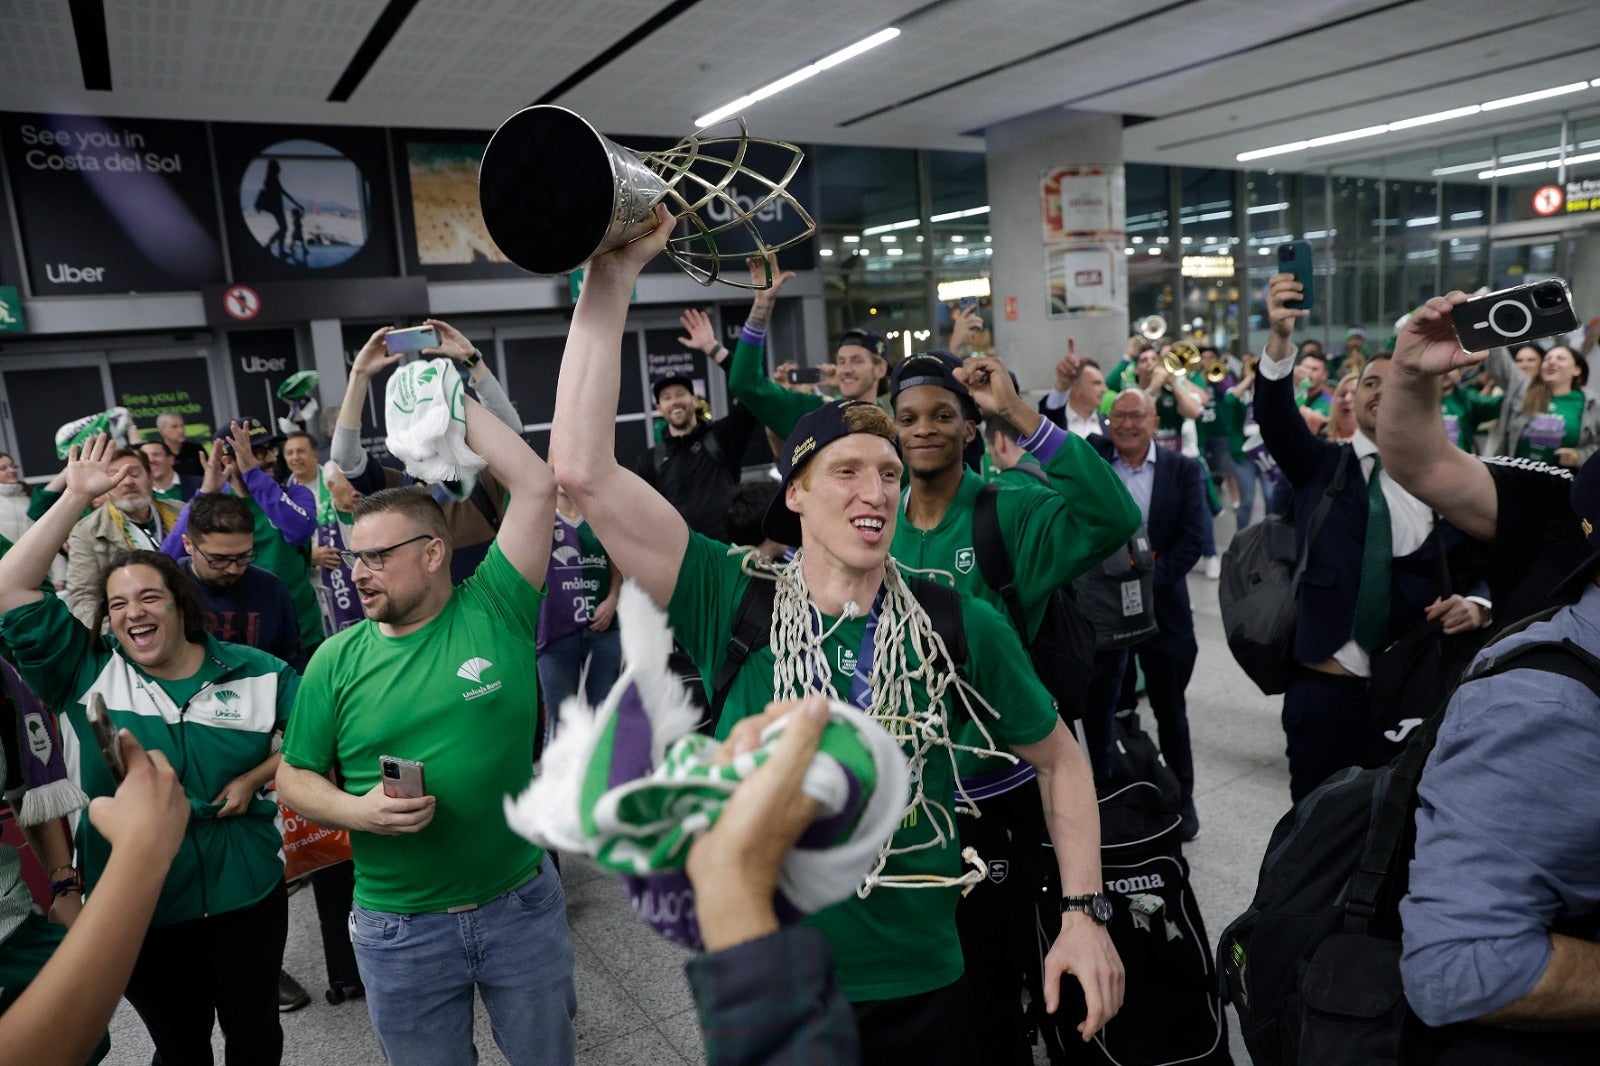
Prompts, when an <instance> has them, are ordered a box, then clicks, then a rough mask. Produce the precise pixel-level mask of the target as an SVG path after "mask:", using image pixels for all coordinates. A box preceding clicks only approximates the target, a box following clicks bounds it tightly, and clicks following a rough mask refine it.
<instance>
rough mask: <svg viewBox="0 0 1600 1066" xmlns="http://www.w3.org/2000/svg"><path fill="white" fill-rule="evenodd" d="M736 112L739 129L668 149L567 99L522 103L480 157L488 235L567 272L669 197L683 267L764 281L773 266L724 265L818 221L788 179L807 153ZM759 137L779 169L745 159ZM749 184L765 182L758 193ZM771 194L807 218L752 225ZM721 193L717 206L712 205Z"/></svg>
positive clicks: (543, 268) (543, 269)
mask: <svg viewBox="0 0 1600 1066" xmlns="http://www.w3.org/2000/svg"><path fill="white" fill-rule="evenodd" d="M730 121H732V122H736V123H737V128H738V132H737V134H736V135H728V136H716V137H705V136H703V134H704V133H705V132H706V131H705V130H700V131H696V132H695V133H693V134H691V135H690V136H688V137H686V138H684V140H682V141H680V142H679V143H678V144H676V145H674V146H673V147H672V148H669V149H667V150H665V151H660V152H642V151H635V150H633V149H630V148H627V147H624V146H621V145H618V144H616V143H615V142H613V141H611V140H610V139H609V138H607V137H606V136H605V135H604V134H602V133H600V132H599V131H598V130H596V129H595V128H594V126H593V125H591V124H590V123H589V122H588V121H586V120H585V119H583V118H582V117H581V116H579V115H578V114H576V113H575V112H573V111H571V110H569V109H567V108H564V107H558V106H554V105H535V106H533V107H528V108H524V109H522V110H521V111H518V112H517V113H516V114H514V115H512V116H511V117H510V118H508V119H507V120H506V121H505V122H503V123H502V124H501V125H500V128H499V129H497V130H496V131H495V133H494V135H493V136H492V137H491V138H490V140H489V144H488V146H487V147H486V148H485V150H484V155H483V163H482V165H481V166H480V168H479V175H478V196H479V202H480V206H481V209H482V212H483V218H484V223H485V225H486V226H487V227H488V230H489V235H490V236H491V237H492V238H493V239H494V241H495V243H496V244H497V245H498V246H499V247H500V250H501V251H502V252H504V253H505V255H506V257H507V258H509V259H510V260H511V261H512V262H513V263H516V264H517V265H518V266H520V267H522V268H523V269H524V270H528V271H531V272H532V273H535V274H566V273H570V272H571V271H573V270H575V269H577V268H578V267H580V266H582V265H583V264H584V263H585V262H587V261H588V260H589V259H590V258H592V257H593V256H594V255H596V254H598V253H600V252H604V251H609V250H610V249H612V248H616V247H619V246H620V245H623V244H626V243H627V242H629V241H631V240H634V239H636V238H637V237H639V236H641V235H643V234H644V233H648V232H649V231H650V229H651V227H652V224H653V223H652V219H653V216H654V211H655V206H656V204H658V203H661V202H665V203H666V204H667V207H668V209H669V210H671V211H672V212H673V214H674V215H676V216H677V217H678V224H679V232H678V233H676V234H675V235H674V236H673V237H672V238H671V239H670V240H669V242H668V245H667V255H668V256H669V257H670V258H671V259H672V260H673V262H675V263H676V264H677V265H678V267H679V269H681V270H683V271H684V273H686V274H688V275H689V276H690V277H692V278H694V279H695V280H696V281H698V282H700V283H701V284H703V285H710V284H711V283H712V282H714V281H718V280H721V281H722V282H723V283H724V284H727V285H732V286H735V287H737V288H747V289H764V288H767V287H769V286H770V285H771V283H772V277H771V270H770V268H769V269H768V270H767V271H765V275H766V276H765V277H764V278H761V279H759V280H758V281H757V282H755V283H750V282H741V281H736V280H730V279H729V278H727V277H724V276H723V271H724V269H725V268H728V267H730V266H733V265H735V264H738V265H739V266H740V267H741V270H740V273H742V272H743V271H742V265H743V262H744V260H745V259H747V258H749V257H752V256H755V257H766V256H769V255H771V254H772V253H774V252H777V251H779V250H781V249H783V248H789V247H793V246H794V245H796V244H798V243H800V242H801V241H803V240H806V239H807V238H809V237H810V236H811V235H812V234H813V233H815V232H816V223H815V222H813V221H812V219H811V216H810V214H809V213H807V212H806V210H805V208H804V207H803V206H801V204H800V203H799V202H798V201H797V200H796V199H795V198H794V194H793V193H791V192H789V190H788V184H789V182H790V181H791V180H792V179H793V178H794V176H795V173H796V172H797V171H798V169H799V166H800V162H801V160H802V159H803V158H804V153H803V152H802V151H801V149H800V148H798V147H797V146H795V145H792V144H788V143H787V142H783V141H775V140H769V139H766V138H759V137H751V136H750V135H749V132H748V131H747V130H746V128H745V125H744V120H743V119H735V120H730ZM718 125H719V126H720V125H726V123H719V124H718ZM712 128H713V129H714V128H715V127H712ZM752 144H762V145H770V146H775V147H777V148H779V149H782V150H783V151H784V152H786V153H787V156H788V158H787V162H786V164H785V165H784V167H783V172H782V174H781V175H778V176H777V177H767V176H765V175H763V174H760V173H758V172H757V171H755V170H754V169H752V168H751V167H750V166H749V165H747V163H746V158H745V157H746V154H747V151H748V148H749V146H750V145H752ZM736 180H737V181H740V182H742V183H743V186H744V189H745V192H744V201H743V203H741V202H740V200H739V199H738V198H736V196H735V193H734V191H733V189H732V185H733V183H734V182H735V181H736ZM751 185H754V186H757V187H758V189H757V191H756V192H755V194H754V195H751V192H750V188H749V187H750V186H751ZM773 203H781V204H782V205H783V207H784V208H785V210H786V211H789V212H792V213H793V215H794V216H795V217H796V218H797V219H798V220H799V221H800V223H801V227H802V228H801V231H800V232H799V233H797V234H795V235H793V236H791V237H788V238H786V239H784V240H782V241H779V242H777V243H773V242H771V241H768V240H766V239H765V238H764V237H763V236H762V234H761V232H760V230H759V229H758V228H757V226H756V224H755V218H756V215H757V214H758V213H760V212H762V211H763V210H765V209H767V208H768V207H769V206H770V205H772V204H773ZM713 204H715V205H716V206H717V210H716V211H710V210H707V208H708V207H710V206H711V205H713ZM707 216H711V217H712V219H713V220H710V221H708V217H707ZM719 237H722V238H723V244H722V246H720V247H719V245H718V238H719ZM730 238H732V239H731V240H730ZM763 282H764V283H763Z"/></svg>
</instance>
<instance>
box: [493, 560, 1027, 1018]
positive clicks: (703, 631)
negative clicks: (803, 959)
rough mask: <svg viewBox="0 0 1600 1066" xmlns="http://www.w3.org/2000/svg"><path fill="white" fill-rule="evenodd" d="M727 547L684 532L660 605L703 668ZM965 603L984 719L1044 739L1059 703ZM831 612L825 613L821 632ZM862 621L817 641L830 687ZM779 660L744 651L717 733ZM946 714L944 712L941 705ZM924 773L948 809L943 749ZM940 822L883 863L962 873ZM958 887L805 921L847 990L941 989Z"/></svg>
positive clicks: (716, 628) (921, 825) (724, 635)
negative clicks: (671, 585) (666, 602)
mask: <svg viewBox="0 0 1600 1066" xmlns="http://www.w3.org/2000/svg"><path fill="white" fill-rule="evenodd" d="M727 552H728V546H727V545H726V544H722V543H720V542H718V541H714V540H711V539H709V538H707V537H704V536H701V535H700V534H698V533H691V534H690V535H689V546H688V548H687V549H686V550H685V552H684V557H683V563H682V566H681V568H680V569H679V571H678V583H677V587H676V589H674V591H673V594H672V603H671V606H670V607H669V609H668V615H669V618H670V620H671V622H672V629H673V636H674V638H675V639H676V640H677V641H678V643H679V644H680V645H682V646H683V648H684V649H685V650H687V651H688V653H689V655H690V657H691V658H693V659H694V661H695V665H696V666H698V667H699V668H700V671H701V673H702V675H703V676H705V677H714V676H716V671H717V668H718V667H719V666H721V664H722V660H723V657H724V654H725V652H726V651H727V646H728V638H729V636H730V635H731V633H732V628H733V615H734V612H735V611H736V610H737V609H738V606H739V601H740V600H741V599H742V598H743V596H744V591H745V588H746V586H747V585H748V584H749V583H750V581H751V580H752V579H751V578H750V576H749V575H747V574H745V573H744V572H743V571H742V570H741V569H740V557H739V556H737V555H734V556H730V555H728V553H727ZM961 605H962V619H963V624H964V625H965V627H966V634H967V667H966V673H967V677H968V679H969V680H970V681H971V683H972V685H973V687H974V688H976V689H977V690H978V691H979V692H981V693H983V695H984V697H985V698H986V699H988V701H989V703H990V704H991V705H992V706H993V707H994V708H995V710H997V711H998V712H999V713H1000V717H999V718H998V719H993V720H991V721H990V730H991V732H992V733H993V735H994V736H995V738H996V740H998V741H999V742H1000V743H1002V744H1032V743H1036V742H1038V741H1040V740H1043V739H1044V738H1045V737H1047V736H1049V735H1050V732H1051V730H1052V729H1054V728H1055V724H1056V715H1055V708H1054V705H1053V703H1052V701H1051V699H1050V695H1049V693H1047V692H1045V690H1044V688H1043V687H1042V686H1041V685H1040V684H1039V681H1038V679H1037V678H1036V677H1034V675H1033V669H1032V668H1031V667H1030V666H1029V665H1028V658H1027V653H1026V652H1024V651H1023V649H1022V645H1021V643H1020V642H1019V641H1018V640H1017V636H1016V634H1015V633H1014V632H1012V630H1011V627H1010V626H1009V625H1007V624H1006V622H1005V621H1004V620H1003V619H1002V618H1001V617H1000V616H999V614H997V613H996V612H995V610H994V608H992V607H990V606H989V605H988V604H986V603H982V602H980V601H977V600H974V599H972V598H971V597H967V596H963V597H962V598H961ZM836 621H837V619H835V618H830V617H827V616H824V617H823V618H822V625H823V631H824V632H827V631H828V630H829V628H831V627H832V626H833V624H834V623H835V622H836ZM866 629H867V620H866V618H865V617H860V618H855V619H851V620H848V621H846V622H844V623H843V624H841V625H840V626H839V627H838V629H837V630H834V631H833V633H832V635H831V636H830V637H828V639H827V640H826V641H825V642H824V644H823V648H824V650H825V651H826V653H827V656H828V662H829V664H830V665H831V666H832V668H833V677H832V684H833V686H834V690H835V691H836V692H838V693H839V694H840V695H841V696H842V697H844V698H846V699H848V698H849V694H850V688H851V675H852V673H853V671H854V669H855V666H856V661H857V657H858V656H859V654H860V649H861V644H862V639H863V637H864V636H865V634H866ZM880 632H881V630H880ZM907 655H908V657H909V658H911V660H912V661H913V662H915V661H916V658H915V654H914V653H913V652H911V651H909V650H908V652H907ZM775 662H776V659H775V657H774V655H773V652H772V648H771V647H770V646H763V647H761V648H758V649H756V650H754V651H752V652H751V653H750V657H749V658H748V659H746V660H745V662H744V665H743V667H742V668H741V669H740V670H739V672H738V674H736V675H735V677H734V679H733V684H732V687H731V689H730V690H729V693H728V700H727V703H726V704H725V705H724V707H723V713H722V720H721V721H720V722H719V723H718V726H717V733H718V735H719V736H720V737H726V736H727V734H728V731H729V730H730V729H731V728H732V727H733V724H734V723H735V722H737V721H739V720H740V719H742V718H747V717H749V716H751V715H756V714H760V713H761V712H762V711H763V710H765V709H766V705H767V704H768V703H769V702H770V701H771V699H772V695H773V692H774V679H773V667H774V664H775ZM911 700H912V706H913V707H915V708H917V709H918V710H926V709H927V706H928V695H927V691H926V689H924V688H923V686H922V685H920V684H916V683H913V684H912V685H911ZM935 713H937V712H935ZM945 713H946V714H950V713H952V712H951V711H950V710H949V709H948V708H946V709H945ZM925 774H926V776H925V777H924V779H923V787H924V789H925V790H926V794H927V796H928V798H929V799H930V800H932V801H933V802H935V803H938V804H940V805H941V806H943V807H944V809H945V810H946V811H948V812H951V813H952V815H953V813H954V810H955V803H954V799H955V781H954V774H953V772H952V769H951V764H950V758H949V755H948V753H947V752H946V751H945V750H944V749H942V748H933V749H931V750H930V752H929V754H928V759H927V763H926V771H925ZM496 802H498V800H496ZM944 829H945V839H944V842H943V843H939V844H934V845H933V846H930V847H926V848H923V849H922V850H920V851H915V852H911V853H910V854H900V855H895V856H893V857H891V858H890V860H889V862H888V865H887V866H885V868H884V873H885V874H888V875H908V874H911V875H915V874H932V875H938V876H942V877H956V876H959V875H960V874H961V873H962V872H964V871H963V870H962V869H961V857H960V845H959V844H958V842H957V840H956V837H955V834H954V832H953V826H945V827H944ZM934 837H935V828H934V826H932V825H930V824H929V821H928V818H927V817H926V816H922V815H918V814H913V815H908V816H907V818H906V820H905V821H904V822H902V823H901V825H900V829H899V830H898V831H896V833H895V835H894V844H895V847H897V848H906V847H911V846H914V845H917V844H924V843H927V842H929V841H932V840H933V839H934ZM957 895H958V890H957V889H955V888H887V887H881V886H880V887H878V888H875V889H874V890H873V891H872V893H871V895H869V896H868V897H867V898H866V899H859V898H857V897H855V896H851V897H850V898H849V899H846V900H845V901H844V902H842V903H837V904H835V905H833V906H832V907H828V908H827V909H825V910H823V911H820V912H819V913H817V914H815V915H812V916H811V917H810V918H808V919H807V921H808V923H809V924H811V925H814V926H816V927H817V928H819V929H821V930H822V931H823V933H825V934H826V935H827V937H828V940H829V942H830V943H831V944H832V945H833V953H834V956H835V958H836V959H837V962H838V974H839V984H840V985H841V986H842V987H843V988H844V990H845V994H846V995H847V996H849V998H850V999H852V1000H856V1001H865V1000H879V999H895V998H898V997H901V996H912V995H917V994H919V993H922V992H931V991H932V990H934V989H936V988H943V987H944V986H945V985H948V984H950V983H951V982H953V981H955V980H956V979H957V978H959V977H960V976H961V973H962V962H961V943H960V941H959V940H958V939H957V937H956V924H955V913H956V899H957Z"/></svg>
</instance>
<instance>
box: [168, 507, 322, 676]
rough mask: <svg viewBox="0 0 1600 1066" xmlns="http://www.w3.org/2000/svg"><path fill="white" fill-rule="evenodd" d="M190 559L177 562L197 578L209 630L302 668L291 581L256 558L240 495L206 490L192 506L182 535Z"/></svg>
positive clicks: (252, 527) (250, 521)
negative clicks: (255, 564) (254, 563)
mask: <svg viewBox="0 0 1600 1066" xmlns="http://www.w3.org/2000/svg"><path fill="white" fill-rule="evenodd" d="M182 537H183V546H184V548H185V550H187V551H188V553H189V557H188V558H187V559H180V560H179V561H178V566H179V567H180V568H181V569H182V570H183V571H184V572H185V573H187V574H188V575H189V576H190V577H192V578H194V584H195V588H196V589H197V590H198V591H199V593H200V606H201V607H202V608H203V609H204V610H205V615H206V629H207V630H209V631H210V633H211V635H212V636H214V637H216V638H217V639H218V640H225V641H227V642H229V643H231V644H248V645H249V646H250V647H252V648H260V649H261V650H262V651H265V652H270V653H271V654H273V655H276V656H277V657H278V658H280V659H282V660H283V661H284V662H286V663H288V664H289V665H290V666H292V667H294V668H295V669H296V670H300V669H303V668H304V667H305V662H304V660H303V658H302V656H301V654H300V629H299V623H298V621H297V620H296V617H295V606H294V598H293V597H292V596H290V595H289V586H288V585H285V584H284V583H283V579H282V578H280V577H278V576H277V575H276V574H272V573H269V572H268V571H266V570H263V569H262V568H261V567H259V566H252V565H251V564H252V563H253V562H254V561H255V558H256V552H255V518H254V516H253V515H252V514H251V513H250V505H249V504H247V503H245V502H244V501H243V500H241V499H239V497H237V496H230V495H227V494H225V493H221V492H207V493H202V494H201V495H199V496H197V497H195V501H194V504H193V505H192V506H191V507H190V508H189V526H188V529H187V530H185V531H184V532H183V534H182Z"/></svg>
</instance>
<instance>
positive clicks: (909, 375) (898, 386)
mask: <svg viewBox="0 0 1600 1066" xmlns="http://www.w3.org/2000/svg"><path fill="white" fill-rule="evenodd" d="M960 365H961V360H960V359H957V358H956V357H955V356H953V355H951V354H950V353H949V352H947V351H943V350H942V349H935V350H933V351H928V352H916V353H913V354H912V355H908V356H906V357H905V358H904V359H903V360H901V361H900V365H899V366H897V367H895V368H894V374H893V375H892V376H891V377H890V378H889V402H890V403H893V402H894V401H895V400H896V399H898V398H899V396H900V393H901V392H903V391H904V390H906V389H909V388H912V387H913V386H916V385H934V386H937V387H938V388H941V389H949V390H950V391H951V392H953V393H955V394H956V395H957V396H958V397H960V398H961V411H962V413H963V414H965V415H966V417H967V418H968V419H970V420H971V421H973V422H977V421H980V420H981V419H982V416H981V415H980V414H978V405H977V403H976V402H974V400H973V399H972V393H970V392H968V391H967V387H966V386H965V385H963V384H961V382H959V381H957V380H956V375H955V370H956V367H958V366H960Z"/></svg>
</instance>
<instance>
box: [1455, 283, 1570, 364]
mask: <svg viewBox="0 0 1600 1066" xmlns="http://www.w3.org/2000/svg"><path fill="white" fill-rule="evenodd" d="M1450 322H1451V324H1452V325H1454V326H1455V329H1456V337H1457V338H1459V339H1460V341H1461V347H1462V348H1463V349H1465V350H1466V351H1469V352H1481V351H1486V350H1488V349H1490V348H1500V347H1511V346H1513V345H1518V344H1524V343H1526V342H1528V341H1536V340H1539V339H1541V338H1544V337H1557V336H1560V335H1562V334H1564V333H1571V332H1573V331H1574V330H1576V329H1577V328H1578V316H1577V313H1576V312H1575V311H1573V309H1572V291H1571V290H1570V289H1568V288H1567V283H1566V282H1565V281H1563V280H1561V279H1560V278H1548V279H1546V280H1544V281H1534V282H1529V283H1528V284H1526V285H1518V286H1515V287H1513V288H1510V289H1501V290H1500V291H1499V292H1491V293H1485V294H1484V295H1482V296H1474V297H1473V298H1472V299H1470V300H1468V301H1467V302H1466V303H1463V304H1458V305H1457V306H1456V307H1455V309H1454V310H1452V311H1451V312H1450Z"/></svg>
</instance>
